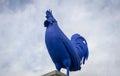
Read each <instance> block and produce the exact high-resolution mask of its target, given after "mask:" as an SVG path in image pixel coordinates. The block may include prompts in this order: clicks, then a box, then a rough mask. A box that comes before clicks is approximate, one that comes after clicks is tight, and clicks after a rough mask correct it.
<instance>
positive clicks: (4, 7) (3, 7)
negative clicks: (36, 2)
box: [0, 0, 32, 13]
mask: <svg viewBox="0 0 120 76" xmlns="http://www.w3.org/2000/svg"><path fill="white" fill-rule="evenodd" d="M30 3H32V0H1V1H0V13H2V12H10V11H11V12H12V11H13V12H16V11H18V10H23V9H25V6H26V5H27V4H30Z"/></svg>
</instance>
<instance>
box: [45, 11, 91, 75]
mask: <svg viewBox="0 0 120 76" xmlns="http://www.w3.org/2000/svg"><path fill="white" fill-rule="evenodd" d="M46 18H47V20H46V21H45V22H44V26H45V27H46V32H45V43H46V46H47V49H48V52H49V54H50V57H51V59H52V61H53V62H54V64H55V66H56V69H57V70H58V71H60V70H61V68H65V69H67V76H69V71H77V70H80V69H81V64H82V63H83V64H84V63H85V59H87V58H88V54H89V53H88V47H87V42H86V40H85V39H84V38H83V37H82V36H80V35H79V34H74V35H72V37H71V40H69V39H68V38H67V37H66V35H65V34H64V33H63V32H62V31H61V29H60V28H59V26H58V24H57V21H56V20H55V18H54V17H53V15H52V12H51V11H50V10H48V11H46Z"/></svg>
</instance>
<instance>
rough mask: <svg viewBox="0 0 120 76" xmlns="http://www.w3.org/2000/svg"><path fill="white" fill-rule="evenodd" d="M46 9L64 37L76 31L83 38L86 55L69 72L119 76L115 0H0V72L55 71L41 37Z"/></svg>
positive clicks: (119, 6)
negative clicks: (84, 59)
mask: <svg viewBox="0 0 120 76" xmlns="http://www.w3.org/2000/svg"><path fill="white" fill-rule="evenodd" d="M47 9H51V10H53V14H54V16H55V18H56V19H57V21H58V24H59V26H60V28H61V29H62V30H63V32H64V33H65V34H66V35H67V36H68V38H70V37H71V35H72V34H74V33H79V34H81V35H82V36H84V37H85V38H86V40H87V41H88V46H89V51H90V56H89V59H88V61H87V62H86V64H85V65H84V66H82V70H81V71H77V72H71V73H70V74H71V76H80V75H81V76H88V75H91V76H119V74H120V72H119V71H120V66H119V65H120V51H119V49H120V40H119V39H120V34H119V33H120V14H119V13H120V1H119V0H0V76H8V75H9V76H40V75H43V74H45V73H47V72H50V71H52V70H55V67H54V64H53V63H52V61H51V59H50V57H49V54H48V52H47V49H46V46H45V42H44V36H45V29H46V28H45V27H44V25H43V22H44V20H45V11H46V10H47ZM62 72H65V70H64V69H63V70H62Z"/></svg>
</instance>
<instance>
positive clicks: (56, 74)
mask: <svg viewBox="0 0 120 76" xmlns="http://www.w3.org/2000/svg"><path fill="white" fill-rule="evenodd" d="M42 76H66V75H65V74H64V73H61V72H58V71H56V70H55V71H52V72H49V73H47V74H44V75H42Z"/></svg>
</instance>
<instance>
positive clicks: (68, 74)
mask: <svg viewBox="0 0 120 76" xmlns="http://www.w3.org/2000/svg"><path fill="white" fill-rule="evenodd" d="M67 76H69V67H67Z"/></svg>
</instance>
